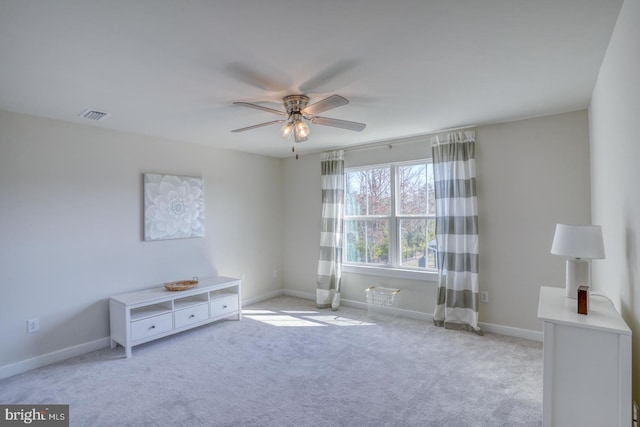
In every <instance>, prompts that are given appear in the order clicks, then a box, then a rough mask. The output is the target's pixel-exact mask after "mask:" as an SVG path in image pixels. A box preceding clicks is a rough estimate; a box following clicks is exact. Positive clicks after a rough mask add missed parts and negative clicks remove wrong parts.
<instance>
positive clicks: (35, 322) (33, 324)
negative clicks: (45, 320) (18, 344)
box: [27, 318, 40, 334]
mask: <svg viewBox="0 0 640 427" xmlns="http://www.w3.org/2000/svg"><path fill="white" fill-rule="evenodd" d="M36 332H40V319H38V318H35V319H29V320H27V333H28V334H33V333H36Z"/></svg>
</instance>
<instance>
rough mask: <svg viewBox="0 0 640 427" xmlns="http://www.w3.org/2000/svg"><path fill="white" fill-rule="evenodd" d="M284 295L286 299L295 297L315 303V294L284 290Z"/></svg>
mask: <svg viewBox="0 0 640 427" xmlns="http://www.w3.org/2000/svg"><path fill="white" fill-rule="evenodd" d="M284 294H285V295H286V296H288V297H296V298H301V299H308V300H311V301H315V300H316V294H312V293H309V292H302V291H294V290H291V289H285V290H284Z"/></svg>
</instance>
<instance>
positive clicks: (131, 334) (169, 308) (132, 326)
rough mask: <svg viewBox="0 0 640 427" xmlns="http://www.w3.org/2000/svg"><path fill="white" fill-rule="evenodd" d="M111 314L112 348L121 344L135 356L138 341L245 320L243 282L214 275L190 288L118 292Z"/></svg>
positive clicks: (114, 297) (129, 353)
mask: <svg viewBox="0 0 640 427" xmlns="http://www.w3.org/2000/svg"><path fill="white" fill-rule="evenodd" d="M109 317H110V324H111V348H115V346H116V345H117V344H120V345H121V346H123V347H124V348H125V350H126V355H127V357H131V348H132V347H133V346H135V345H138V344H142V343H145V342H148V341H152V340H155V339H158V338H162V337H166V336H168V335H172V334H175V333H178V332H182V331H185V330H187V329H191V328H195V327H196V326H200V325H204V324H207V323H211V322H215V321H216V320H220V319H224V318H228V317H235V318H236V319H237V320H241V319H242V303H241V282H240V280H239V279H233V278H230V277H210V278H205V279H200V282H199V283H198V286H196V287H195V288H192V289H188V290H186V291H168V290H167V289H165V288H164V286H162V287H156V288H152V289H148V290H143V291H137V292H129V293H126V294H120V295H116V296H113V297H111V300H110V301H109Z"/></svg>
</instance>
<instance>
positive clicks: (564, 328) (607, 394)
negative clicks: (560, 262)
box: [538, 286, 632, 427]
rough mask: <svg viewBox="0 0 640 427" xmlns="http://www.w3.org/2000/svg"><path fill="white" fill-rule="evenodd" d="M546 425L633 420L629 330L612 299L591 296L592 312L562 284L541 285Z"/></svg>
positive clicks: (616, 423)
mask: <svg viewBox="0 0 640 427" xmlns="http://www.w3.org/2000/svg"><path fill="white" fill-rule="evenodd" d="M538 319H540V320H542V321H543V322H544V339H543V346H544V347H543V358H544V359H543V362H544V365H543V366H544V373H543V394H542V408H543V426H545V427H563V426H581V427H588V426H594V427H602V426H624V427H628V426H630V425H631V417H632V414H631V330H630V329H629V327H628V326H627V324H626V323H625V322H624V320H623V319H622V317H620V315H619V314H618V312H617V311H616V310H615V308H614V307H613V304H611V302H610V301H608V300H607V299H606V298H604V297H601V296H596V295H592V296H591V297H590V300H589V314H587V315H583V314H578V313H577V301H576V300H575V299H569V298H566V297H565V289H564V288H552V287H545V286H543V287H541V288H540V300H539V303H538Z"/></svg>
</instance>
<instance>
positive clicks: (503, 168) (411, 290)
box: [283, 111, 590, 331]
mask: <svg viewBox="0 0 640 427" xmlns="http://www.w3.org/2000/svg"><path fill="white" fill-rule="evenodd" d="M476 137H477V141H478V142H477V150H478V154H477V174H478V210H479V227H480V288H481V290H487V291H489V293H490V302H489V304H481V306H480V310H481V312H480V321H481V322H483V323H485V324H486V323H489V324H492V325H500V326H506V327H509V328H516V329H524V330H527V331H540V330H541V329H542V325H541V324H540V322H538V320H537V317H536V316H537V306H538V292H539V289H540V286H542V285H547V286H549V285H556V286H563V285H564V260H563V259H561V258H559V257H555V256H553V255H551V254H550V253H549V251H550V249H551V242H552V240H553V233H554V229H555V224H556V223H558V222H571V223H588V222H589V221H590V192H589V173H590V172H589V137H588V123H587V113H586V111H579V112H574V113H567V114H560V115H554V116H548V117H543V118H537V119H530V120H523V121H518V122H512V123H505V124H499V125H493V126H483V127H479V128H477V130H476ZM429 153H430V149H429V145H428V143H426V142H424V141H422V142H415V143H410V144H404V145H399V146H395V147H394V148H393V149H391V150H390V149H388V148H386V147H383V148H380V149H375V150H362V151H351V152H347V153H346V155H345V164H346V165H347V166H356V165H362V164H376V163H382V162H385V161H400V160H409V159H415V158H426V157H430V154H429ZM319 188H320V166H319V156H318V155H311V156H302V157H301V158H300V160H295V159H286V160H285V161H284V200H285V203H284V206H285V209H284V211H285V227H284V250H283V253H284V261H285V262H284V266H285V271H284V283H285V288H286V289H287V290H291V291H293V292H297V293H300V294H307V295H309V294H311V295H313V294H314V293H315V285H316V269H317V257H318V244H319V232H318V227H319V225H318V224H319V223H320V200H321V198H320V189H319ZM376 284H378V285H380V284H384V285H389V286H394V287H398V288H400V289H402V291H401V292H400V293H399V294H398V306H399V308H401V309H405V310H412V311H417V312H423V313H427V314H431V313H432V312H433V309H434V307H435V295H436V294H435V291H436V285H435V283H433V282H419V281H415V280H407V279H392V278H378V277H374V276H364V275H359V274H353V273H345V274H344V276H343V291H342V297H343V298H345V299H347V300H353V301H359V302H364V289H366V288H367V287H368V286H371V285H376Z"/></svg>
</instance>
